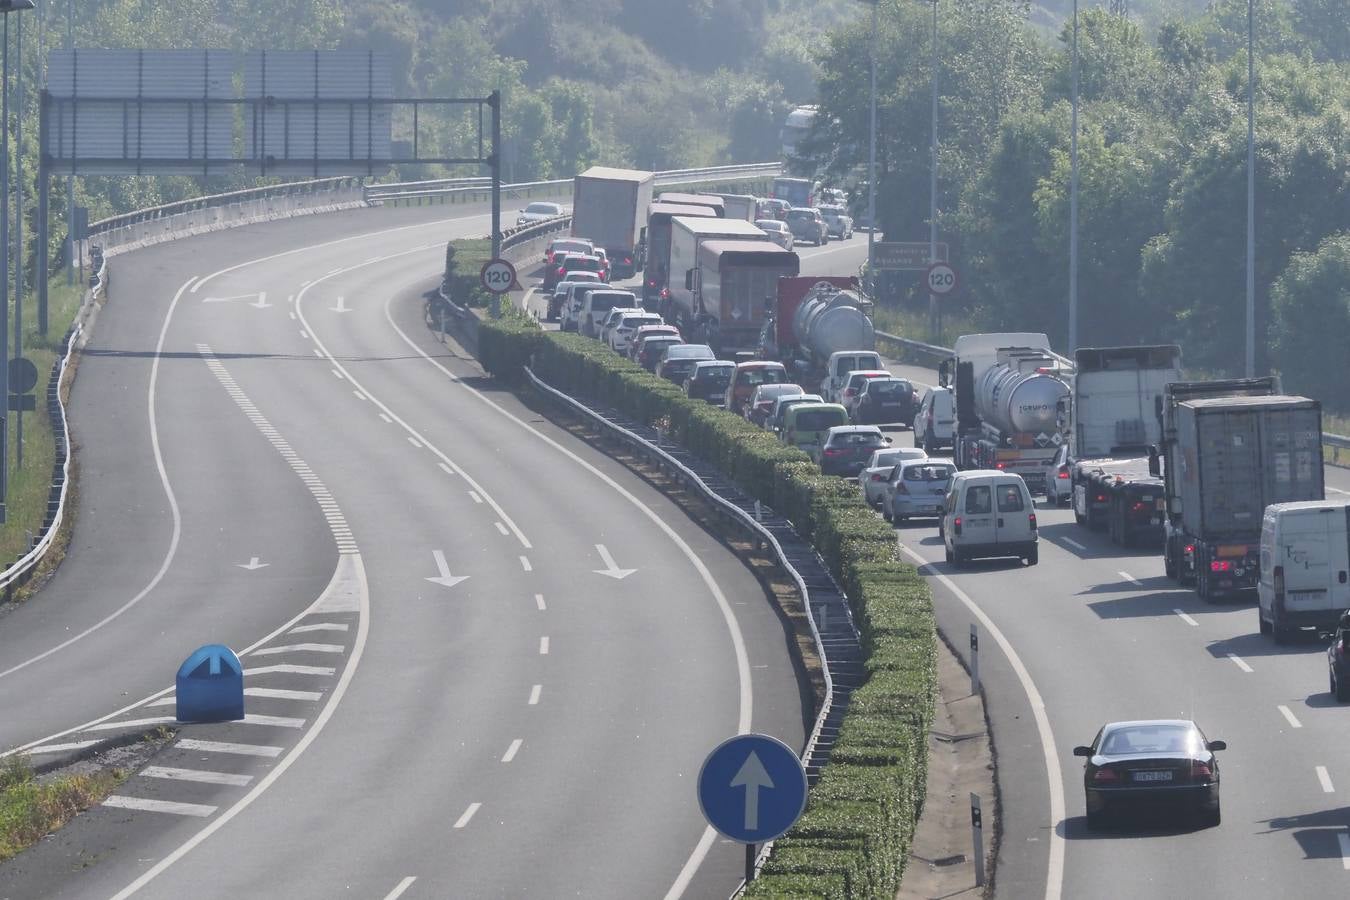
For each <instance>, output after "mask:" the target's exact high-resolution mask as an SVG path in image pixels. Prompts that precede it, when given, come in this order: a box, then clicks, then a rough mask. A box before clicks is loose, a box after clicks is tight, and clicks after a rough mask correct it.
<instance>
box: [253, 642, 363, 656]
mask: <svg viewBox="0 0 1350 900" xmlns="http://www.w3.org/2000/svg"><path fill="white" fill-rule="evenodd" d="M346 650H347V648H346V647H344V646H342V645H341V644H283V645H281V646H279V647H263V648H262V649H261V650H254V651H253V653H252V654H250V655H252V656H273V655H275V654H277V653H298V652H302V651H304V652H309V653H344V652H346Z"/></svg>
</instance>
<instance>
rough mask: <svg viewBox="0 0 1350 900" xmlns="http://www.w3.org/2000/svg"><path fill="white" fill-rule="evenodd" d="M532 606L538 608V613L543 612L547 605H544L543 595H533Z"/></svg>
mask: <svg viewBox="0 0 1350 900" xmlns="http://www.w3.org/2000/svg"><path fill="white" fill-rule="evenodd" d="M534 605H535V606H537V607H539V611H540V612H543V611H544V610H546V609H548V604H546V603H544V595H543V594H535V595H534Z"/></svg>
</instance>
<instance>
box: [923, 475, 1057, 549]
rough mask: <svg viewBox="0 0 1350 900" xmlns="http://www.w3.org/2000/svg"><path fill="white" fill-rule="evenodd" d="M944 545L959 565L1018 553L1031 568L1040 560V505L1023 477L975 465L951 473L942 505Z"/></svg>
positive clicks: (941, 525)
mask: <svg viewBox="0 0 1350 900" xmlns="http://www.w3.org/2000/svg"><path fill="white" fill-rule="evenodd" d="M939 527H940V530H941V532H942V544H943V549H944V550H945V551H946V557H947V562H949V563H951V564H952V565H954V566H957V567H958V568H959V567H960V566H963V565H965V563H966V561H967V560H971V559H981V558H991V557H997V556H1016V557H1020V558H1021V559H1022V560H1023V561H1025V562H1026V564H1027V565H1029V566H1034V565H1036V563H1037V561H1038V559H1039V547H1038V546H1037V532H1036V505H1035V503H1034V502H1033V501H1032V499H1031V492H1030V491H1029V490H1027V483H1026V482H1025V481H1023V480H1022V476H1021V475H1014V474H1012V473H1010V472H1000V471H998V470H996V469H972V470H970V471H967V472H957V473H956V474H955V475H953V476H952V480H951V487H950V489H949V490H948V491H947V497H946V499H945V501H944V503H943V512H942V522H941V524H940V526H939Z"/></svg>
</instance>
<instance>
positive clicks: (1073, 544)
mask: <svg viewBox="0 0 1350 900" xmlns="http://www.w3.org/2000/svg"><path fill="white" fill-rule="evenodd" d="M1063 540H1064V543H1066V544H1068V545H1069V546H1070V547H1072V548H1073V549H1075V550H1086V549H1087V547H1085V546H1083V545H1082V544H1080V543H1078V542H1077V541H1075V540H1074V539H1073V538H1064V539H1063Z"/></svg>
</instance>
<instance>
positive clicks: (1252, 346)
mask: <svg viewBox="0 0 1350 900" xmlns="http://www.w3.org/2000/svg"><path fill="white" fill-rule="evenodd" d="M1252 6H1253V2H1252V0H1247V366H1246V372H1247V377H1248V378H1254V377H1255V376H1256V140H1255V138H1256V123H1255V116H1254V110H1255V101H1254V99H1253V95H1254V94H1255V85H1254V81H1255V78H1256V64H1255V59H1254V57H1255V53H1254V52H1253V51H1254V49H1255V47H1254V41H1253V40H1252V30H1253V29H1252V20H1253V18H1254V13H1253V11H1252Z"/></svg>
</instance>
